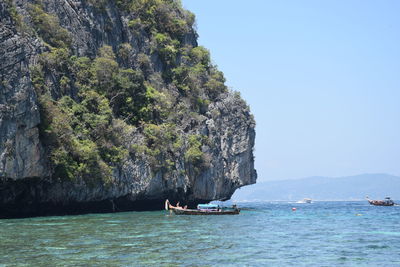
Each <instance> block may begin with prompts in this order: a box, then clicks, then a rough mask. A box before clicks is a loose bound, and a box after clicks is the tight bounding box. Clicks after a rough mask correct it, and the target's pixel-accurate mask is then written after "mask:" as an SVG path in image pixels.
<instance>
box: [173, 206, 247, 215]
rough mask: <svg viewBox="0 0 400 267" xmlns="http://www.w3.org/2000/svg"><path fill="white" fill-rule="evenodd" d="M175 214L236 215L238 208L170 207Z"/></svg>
mask: <svg viewBox="0 0 400 267" xmlns="http://www.w3.org/2000/svg"><path fill="white" fill-rule="evenodd" d="M170 209H171V210H172V211H173V212H174V213H175V214H176V215H237V214H239V213H240V210H239V209H234V210H225V211H203V210H192V209H176V208H170Z"/></svg>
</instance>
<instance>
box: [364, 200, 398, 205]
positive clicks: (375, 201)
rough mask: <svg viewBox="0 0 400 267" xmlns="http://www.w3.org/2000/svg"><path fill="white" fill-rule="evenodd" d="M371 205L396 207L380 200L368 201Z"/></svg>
mask: <svg viewBox="0 0 400 267" xmlns="http://www.w3.org/2000/svg"><path fill="white" fill-rule="evenodd" d="M368 202H369V204H371V205H374V206H394V203H386V202H384V201H380V200H368Z"/></svg>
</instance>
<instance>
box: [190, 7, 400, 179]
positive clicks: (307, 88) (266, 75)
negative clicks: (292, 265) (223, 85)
mask: <svg viewBox="0 0 400 267" xmlns="http://www.w3.org/2000/svg"><path fill="white" fill-rule="evenodd" d="M182 3H183V5H184V7H185V8H187V9H189V10H191V11H192V12H193V13H195V14H196V18H197V29H198V33H199V35H200V38H199V44H200V45H203V46H205V47H206V48H208V49H209V50H210V51H211V56H212V59H213V61H214V63H215V64H217V65H218V66H219V69H220V70H222V71H223V72H224V73H225V76H226V78H227V84H228V86H230V87H232V88H233V89H234V90H237V91H240V92H241V94H242V96H243V97H244V98H245V99H246V101H247V102H248V103H249V105H250V107H251V110H252V112H253V113H254V115H255V118H256V122H257V129H256V130H257V137H256V168H257V171H258V174H259V181H267V180H277V179H290V178H300V177H307V176H315V175H320V176H347V175H353V174H360V173H376V172H379V173H389V174H394V175H400V15H399V11H400V1H396V0H392V1H388V0H382V1H375V0H374V1H372V0H335V1H329V0H327V1H298V0H296V1H294V0H292V1H291V0H288V1H268V0H249V1H239V0H182Z"/></svg>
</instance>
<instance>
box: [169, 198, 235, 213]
mask: <svg viewBox="0 0 400 267" xmlns="http://www.w3.org/2000/svg"><path fill="white" fill-rule="evenodd" d="M165 209H166V210H172V211H173V212H174V213H175V214H176V215H237V214H239V213H240V209H238V208H237V207H236V206H235V205H234V206H233V207H232V208H231V209H222V208H220V207H219V206H218V205H214V204H199V205H198V206H197V209H187V208H185V207H180V206H178V205H177V206H173V205H171V203H169V201H168V199H167V200H166V201H165Z"/></svg>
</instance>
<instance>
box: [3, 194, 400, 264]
mask: <svg viewBox="0 0 400 267" xmlns="http://www.w3.org/2000/svg"><path fill="white" fill-rule="evenodd" d="M239 206H240V207H242V208H243V210H242V212H241V213H240V215H235V216H229V215H224V216H176V215H171V214H169V212H167V211H155V212H125V213H112V214H89V215H80V216H63V217H38V218H27V219H8V220H0V266H400V207H398V206H395V207H376V206H370V205H369V204H368V203H366V202H315V203H312V204H296V203H283V202H281V203H241V204H239ZM293 207H295V208H296V211H292V208H293Z"/></svg>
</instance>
